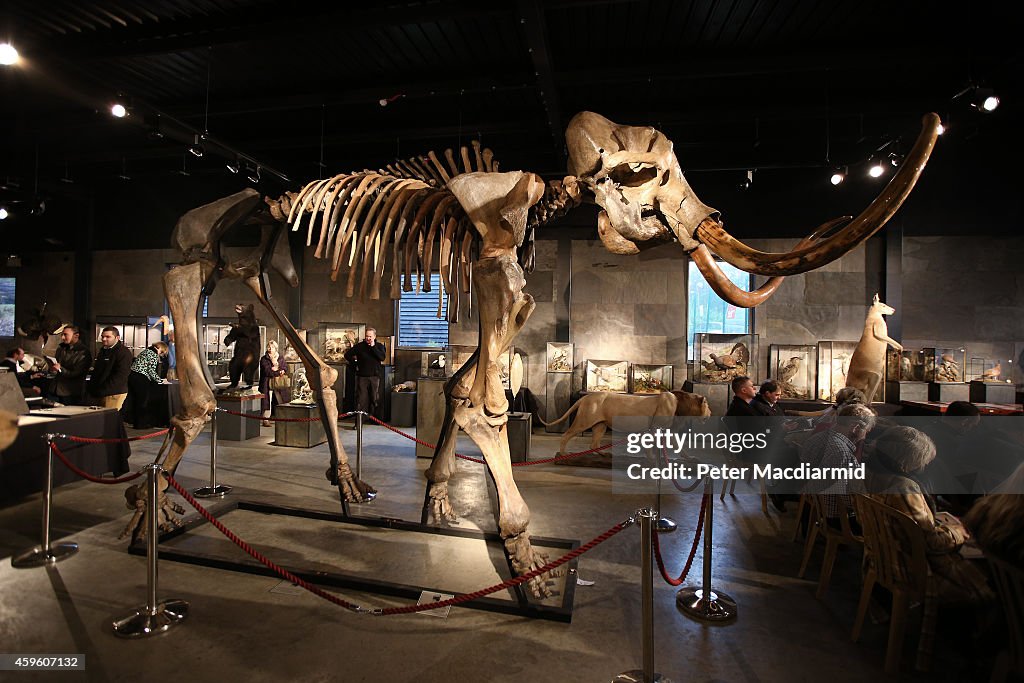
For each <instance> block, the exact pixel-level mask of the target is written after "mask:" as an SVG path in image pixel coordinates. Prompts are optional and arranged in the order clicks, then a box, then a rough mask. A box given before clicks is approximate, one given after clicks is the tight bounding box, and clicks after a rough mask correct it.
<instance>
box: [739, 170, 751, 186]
mask: <svg viewBox="0 0 1024 683" xmlns="http://www.w3.org/2000/svg"><path fill="white" fill-rule="evenodd" d="M753 184H754V171H753V170H748V171H747V176H746V178H744V179H743V180H742V181H740V184H739V189H741V190H749V189H750V186H751V185H753Z"/></svg>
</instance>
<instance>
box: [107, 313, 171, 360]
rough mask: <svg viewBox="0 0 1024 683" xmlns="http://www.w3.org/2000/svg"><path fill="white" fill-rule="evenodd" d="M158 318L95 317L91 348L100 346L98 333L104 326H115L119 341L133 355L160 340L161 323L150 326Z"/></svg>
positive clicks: (161, 333)
mask: <svg viewBox="0 0 1024 683" xmlns="http://www.w3.org/2000/svg"><path fill="white" fill-rule="evenodd" d="M159 319H160V318H159V317H157V316H151V317H142V316H106V317H97V318H96V334H95V336H94V337H93V342H94V344H93V348H96V349H99V348H100V333H101V332H103V328H104V327H115V328H117V333H118V335H119V336H120V337H121V343H123V344H124V345H125V346H126V347H128V349H129V350H130V351H131V352H132V355H133V356H137V355H139V353H140V352H141V351H142V350H143V349H144V348H146V347H147V346H149V345H151V344H153V343H154V342H158V341H160V340H161V338H162V337H163V325H161V326H160V327H155V328H154V327H151V325H156V323H157V321H158V320H159Z"/></svg>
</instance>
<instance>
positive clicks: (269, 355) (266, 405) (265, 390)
mask: <svg viewBox="0 0 1024 683" xmlns="http://www.w3.org/2000/svg"><path fill="white" fill-rule="evenodd" d="M287 373H288V366H287V364H286V363H285V362H284V358H281V354H279V353H278V351H277V342H276V341H274V340H273V339H271V340H270V341H268V342H267V352H266V353H265V354H263V357H262V358H260V393H261V394H263V398H262V400H260V410H262V411H263V426H264V427H272V426H273V424H274V423H273V422H271V421H270V410H271V407H272V403H273V402H277V403H280V402H281V394H282V393H283V392H284V391H285V390H284V389H274V388H273V387H271V380H272V379H274V378H275V377H284V376H285V375H286V374H287ZM270 392H274V393H273V401H271V398H270V397H271V393H270Z"/></svg>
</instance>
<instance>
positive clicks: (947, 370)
mask: <svg viewBox="0 0 1024 683" xmlns="http://www.w3.org/2000/svg"><path fill="white" fill-rule="evenodd" d="M921 354H922V355H923V358H924V380H925V381H926V382H939V383H948V384H958V383H961V382H963V381H964V377H965V375H964V373H965V371H966V366H967V350H966V349H965V348H964V347H962V346H960V347H954V348H938V347H930V348H924V349H921Z"/></svg>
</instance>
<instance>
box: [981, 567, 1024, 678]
mask: <svg viewBox="0 0 1024 683" xmlns="http://www.w3.org/2000/svg"><path fill="white" fill-rule="evenodd" d="M985 559H986V560H988V566H989V567H990V568H991V569H992V579H993V583H995V586H996V594H997V595H998V596H999V602H1000V603H1002V606H1003V611H1004V612H1005V614H1006V626H1007V628H1008V629H1009V638H1010V668H1011V669H1012V670H1013V671H1016V672H1017V673H1018V675H1019V674H1020V673H1021V672H1024V570H1022V569H1020V568H1018V567H1015V566H1013V565H1012V564H1010V563H1009V562H1006V561H1004V560H1001V559H999V558H998V557H993V556H992V555H989V554H988V553H985Z"/></svg>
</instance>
